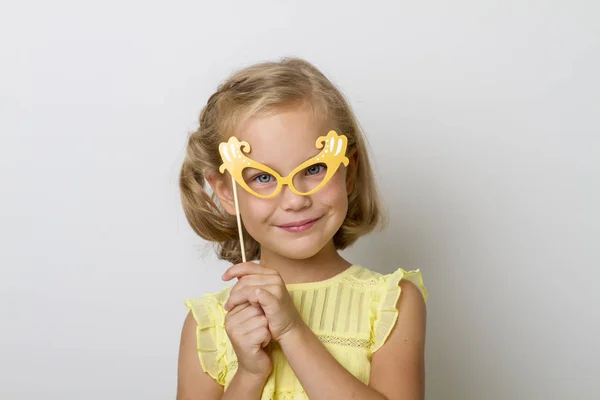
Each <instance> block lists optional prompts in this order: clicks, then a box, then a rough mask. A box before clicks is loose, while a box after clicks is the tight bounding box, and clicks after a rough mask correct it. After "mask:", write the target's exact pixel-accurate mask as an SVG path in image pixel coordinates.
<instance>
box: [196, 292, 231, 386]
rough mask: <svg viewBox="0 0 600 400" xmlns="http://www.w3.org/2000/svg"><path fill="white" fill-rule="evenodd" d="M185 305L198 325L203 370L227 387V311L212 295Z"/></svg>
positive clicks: (199, 349) (199, 353) (198, 342)
mask: <svg viewBox="0 0 600 400" xmlns="http://www.w3.org/2000/svg"><path fill="white" fill-rule="evenodd" d="M185 305H186V307H187V309H188V310H189V311H191V312H192V314H193V316H194V319H195V320H196V323H197V324H198V328H197V330H196V340H197V345H198V358H199V359H200V364H201V365H202V369H203V370H204V372H206V373H207V374H208V375H210V376H211V377H212V378H213V379H214V380H215V381H217V383H219V384H220V385H222V386H225V378H226V376H227V360H226V358H227V356H226V355H227V340H228V338H227V333H226V332H225V310H224V309H223V307H222V304H221V302H220V300H219V298H218V297H216V296H215V295H212V294H206V295H205V296H204V297H201V298H198V299H186V300H185Z"/></svg>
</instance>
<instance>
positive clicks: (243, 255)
mask: <svg viewBox="0 0 600 400" xmlns="http://www.w3.org/2000/svg"><path fill="white" fill-rule="evenodd" d="M231 184H232V185H233V200H235V215H236V217H237V226H238V233H239V235H240V246H241V247H242V262H246V249H245V248H244V236H243V235H242V221H241V219H240V206H239V204H238V196H237V185H236V183H235V179H233V176H232V177H231Z"/></svg>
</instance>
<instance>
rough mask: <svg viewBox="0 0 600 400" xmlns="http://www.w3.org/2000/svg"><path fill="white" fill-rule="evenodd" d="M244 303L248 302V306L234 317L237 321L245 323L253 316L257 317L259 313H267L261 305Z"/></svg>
mask: <svg viewBox="0 0 600 400" xmlns="http://www.w3.org/2000/svg"><path fill="white" fill-rule="evenodd" d="M244 304H247V305H248V306H247V307H246V308H244V309H243V310H242V311H240V312H238V313H237V314H235V315H234V316H233V317H232V318H234V319H235V323H239V324H244V323H246V321H248V320H249V319H250V318H252V317H256V316H258V315H265V313H264V311H263V309H262V307H261V306H260V305H251V304H250V303H244Z"/></svg>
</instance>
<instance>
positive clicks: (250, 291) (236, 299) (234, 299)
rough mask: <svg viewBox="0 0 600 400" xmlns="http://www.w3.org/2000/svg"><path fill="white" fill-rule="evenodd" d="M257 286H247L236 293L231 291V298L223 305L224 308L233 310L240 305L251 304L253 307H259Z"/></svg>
mask: <svg viewBox="0 0 600 400" xmlns="http://www.w3.org/2000/svg"><path fill="white" fill-rule="evenodd" d="M256 288H257V286H245V287H240V288H239V289H238V290H236V291H233V290H232V291H231V292H230V293H229V298H228V299H227V301H226V302H225V304H224V305H223V308H224V309H225V310H226V311H227V310H231V309H233V308H234V307H236V306H237V305H239V304H242V303H246V302H249V303H250V304H252V305H259V303H258V299H257V298H256V293H255V290H256Z"/></svg>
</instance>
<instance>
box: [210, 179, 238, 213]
mask: <svg viewBox="0 0 600 400" xmlns="http://www.w3.org/2000/svg"><path fill="white" fill-rule="evenodd" d="M227 178H230V179H231V175H229V173H228V172H225V174H223V175H221V174H215V173H211V174H208V175H207V176H206V180H207V181H208V183H209V184H210V187H211V188H212V190H213V192H214V193H215V194H216V195H217V199H218V200H219V203H221V206H223V208H224V209H225V211H227V213H228V214H230V215H235V200H234V198H233V191H232V188H231V183H229V184H227V182H226V179H227Z"/></svg>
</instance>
